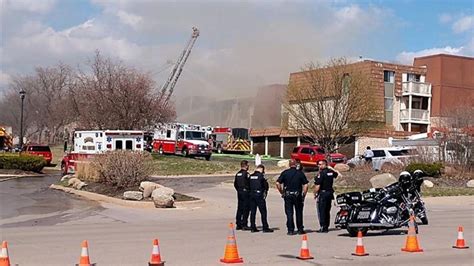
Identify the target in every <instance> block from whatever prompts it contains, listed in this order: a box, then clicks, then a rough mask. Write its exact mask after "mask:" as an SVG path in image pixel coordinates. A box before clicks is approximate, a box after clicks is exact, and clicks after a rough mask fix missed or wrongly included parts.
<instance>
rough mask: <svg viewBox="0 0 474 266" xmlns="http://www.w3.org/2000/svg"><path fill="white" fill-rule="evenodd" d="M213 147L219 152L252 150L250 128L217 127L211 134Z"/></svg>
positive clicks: (246, 151)
mask: <svg viewBox="0 0 474 266" xmlns="http://www.w3.org/2000/svg"><path fill="white" fill-rule="evenodd" d="M209 139H211V140H212V148H213V150H214V151H216V152H217V153H223V152H238V153H249V152H250V140H249V130H248V129H247V128H230V127H215V128H214V129H213V130H212V133H211V134H209Z"/></svg>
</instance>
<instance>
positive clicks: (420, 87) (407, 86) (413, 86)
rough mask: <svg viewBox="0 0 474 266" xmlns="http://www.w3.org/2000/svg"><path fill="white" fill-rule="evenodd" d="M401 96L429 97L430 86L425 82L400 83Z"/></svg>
mask: <svg viewBox="0 0 474 266" xmlns="http://www.w3.org/2000/svg"><path fill="white" fill-rule="evenodd" d="M402 91H403V95H410V94H411V95H419V96H425V97H431V84H430V83H425V82H415V81H406V82H402Z"/></svg>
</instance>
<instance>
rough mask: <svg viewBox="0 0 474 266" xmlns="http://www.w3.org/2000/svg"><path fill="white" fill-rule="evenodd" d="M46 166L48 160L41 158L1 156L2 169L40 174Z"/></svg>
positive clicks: (0, 167) (0, 164) (0, 165)
mask: <svg viewBox="0 0 474 266" xmlns="http://www.w3.org/2000/svg"><path fill="white" fill-rule="evenodd" d="M45 165H46V160H45V159H44V158H43V157H40V156H31V155H22V156H9V155H0V169H18V170H23V171H32V172H37V173H40V172H41V170H43V167H44V166H45Z"/></svg>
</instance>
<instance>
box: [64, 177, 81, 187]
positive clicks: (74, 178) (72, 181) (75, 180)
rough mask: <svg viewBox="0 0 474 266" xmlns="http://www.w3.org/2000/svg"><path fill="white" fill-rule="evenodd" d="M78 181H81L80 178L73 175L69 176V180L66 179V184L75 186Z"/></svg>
mask: <svg viewBox="0 0 474 266" xmlns="http://www.w3.org/2000/svg"><path fill="white" fill-rule="evenodd" d="M80 182H81V180H79V178H77V177H73V178H71V179H69V180H68V181H67V185H68V186H69V187H75V185H76V184H78V183H80Z"/></svg>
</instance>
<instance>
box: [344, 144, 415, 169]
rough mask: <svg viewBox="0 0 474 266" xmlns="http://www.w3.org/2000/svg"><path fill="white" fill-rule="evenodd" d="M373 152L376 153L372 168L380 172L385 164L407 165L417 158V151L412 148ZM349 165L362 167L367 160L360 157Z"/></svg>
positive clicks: (389, 148)
mask: <svg viewBox="0 0 474 266" xmlns="http://www.w3.org/2000/svg"><path fill="white" fill-rule="evenodd" d="M372 152H373V153H374V157H373V158H372V168H373V169H375V170H380V169H381V168H382V165H383V164H384V163H390V164H405V163H406V162H407V161H409V160H410V159H411V158H413V157H414V156H417V155H416V150H415V149H414V148H411V147H410V148H408V147H388V148H377V149H372ZM347 163H348V164H353V165H355V166H361V165H363V164H365V159H364V157H363V156H362V155H359V156H355V157H354V158H352V159H350V160H349V161H348V162H347Z"/></svg>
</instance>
